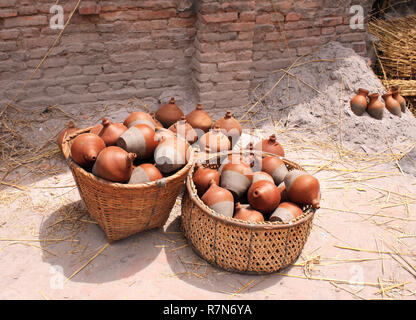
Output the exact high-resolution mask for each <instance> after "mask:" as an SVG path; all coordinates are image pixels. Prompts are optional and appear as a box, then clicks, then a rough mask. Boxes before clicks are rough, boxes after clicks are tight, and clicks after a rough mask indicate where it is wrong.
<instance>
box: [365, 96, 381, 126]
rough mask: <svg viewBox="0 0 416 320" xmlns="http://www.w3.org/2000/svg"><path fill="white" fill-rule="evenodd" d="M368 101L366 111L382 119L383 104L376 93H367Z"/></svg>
mask: <svg viewBox="0 0 416 320" xmlns="http://www.w3.org/2000/svg"><path fill="white" fill-rule="evenodd" d="M368 98H369V99H370V102H369V103H368V106H367V113H368V114H369V115H370V116H372V117H373V118H375V119H377V120H381V119H383V113H384V105H383V103H382V102H381V101H380V100H379V99H378V93H372V94H369V95H368Z"/></svg>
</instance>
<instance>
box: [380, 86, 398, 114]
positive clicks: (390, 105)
mask: <svg viewBox="0 0 416 320" xmlns="http://www.w3.org/2000/svg"><path fill="white" fill-rule="evenodd" d="M382 97H383V100H384V103H385V105H386V109H387V110H389V111H390V113H392V114H394V115H395V116H398V117H401V116H402V109H401V106H400V103H399V101H397V100H396V99H394V98H393V93H392V92H391V91H390V92H387V93H386V94H383V96H382Z"/></svg>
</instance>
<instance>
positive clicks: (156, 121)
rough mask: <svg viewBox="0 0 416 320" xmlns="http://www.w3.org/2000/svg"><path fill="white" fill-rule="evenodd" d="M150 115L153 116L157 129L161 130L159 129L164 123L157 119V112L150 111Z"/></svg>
mask: <svg viewBox="0 0 416 320" xmlns="http://www.w3.org/2000/svg"><path fill="white" fill-rule="evenodd" d="M149 116H151V117H152V119H153V122H154V123H155V129H156V130H159V129H161V128H163V124H162V123H161V122H160V121H159V120H157V119H156V114H155V113H154V112H150V113H149Z"/></svg>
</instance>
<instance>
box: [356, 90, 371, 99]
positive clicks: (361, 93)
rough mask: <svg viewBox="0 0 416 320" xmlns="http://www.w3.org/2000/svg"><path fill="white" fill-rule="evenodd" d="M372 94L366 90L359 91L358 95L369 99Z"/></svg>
mask: <svg viewBox="0 0 416 320" xmlns="http://www.w3.org/2000/svg"><path fill="white" fill-rule="evenodd" d="M369 93H370V92H369V91H368V90H366V89H362V88H360V89H358V94H359V95H362V96H365V97H367V96H368V94H369Z"/></svg>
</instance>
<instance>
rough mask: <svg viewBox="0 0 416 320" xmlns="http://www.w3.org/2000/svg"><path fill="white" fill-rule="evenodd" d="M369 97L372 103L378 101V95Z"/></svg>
mask: <svg viewBox="0 0 416 320" xmlns="http://www.w3.org/2000/svg"><path fill="white" fill-rule="evenodd" d="M368 97H369V98H370V101H375V100H377V99H378V93H373V94H370V95H368Z"/></svg>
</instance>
